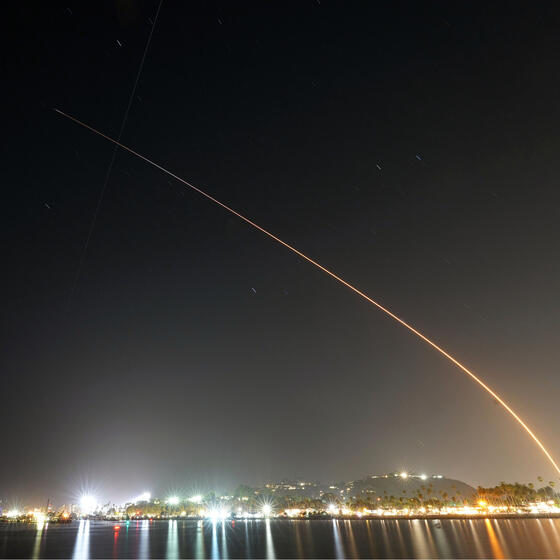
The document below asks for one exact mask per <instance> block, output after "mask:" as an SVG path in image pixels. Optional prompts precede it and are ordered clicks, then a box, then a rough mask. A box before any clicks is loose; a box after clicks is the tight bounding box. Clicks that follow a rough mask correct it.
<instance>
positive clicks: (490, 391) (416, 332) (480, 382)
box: [55, 109, 560, 474]
mask: <svg viewBox="0 0 560 560" xmlns="http://www.w3.org/2000/svg"><path fill="white" fill-rule="evenodd" d="M55 111H56V112H57V113H59V114H60V115H62V116H63V117H66V118H67V119H70V120H72V121H74V122H75V123H77V124H79V125H80V126H83V127H84V128H87V129H88V130H90V131H91V132H93V133H95V134H97V135H98V136H101V137H103V138H105V139H106V140H108V141H109V142H112V143H113V144H115V145H116V146H119V147H120V148H122V149H123V150H125V151H127V152H129V153H131V154H133V155H134V156H136V157H138V158H140V159H142V160H144V161H145V162H146V163H149V164H150V165H152V166H154V167H156V168H157V169H159V170H161V171H163V172H164V173H166V174H167V175H169V176H170V177H173V178H174V179H176V180H177V181H179V182H180V183H183V185H185V186H187V187H189V188H190V189H193V190H194V191H196V192H197V193H199V194H201V195H202V196H204V197H206V198H207V199H209V200H211V201H212V202H214V203H215V204H217V205H219V206H221V207H222V208H224V209H225V210H227V211H228V212H230V213H231V214H234V215H235V216H237V217H238V218H240V219H241V220H243V221H244V222H246V223H248V224H249V225H250V226H252V227H254V228H256V229H258V230H259V231H261V232H262V233H264V234H265V235H267V236H268V237H270V238H271V239H273V240H274V241H276V242H277V243H279V244H280V245H283V246H284V247H286V248H287V249H289V250H290V251H292V252H293V253H295V254H296V255H298V256H299V257H301V258H302V259H304V260H306V261H307V262H308V263H310V264H312V265H313V266H315V267H316V268H318V269H319V270H321V271H322V272H324V273H325V274H328V275H329V276H330V277H331V278H334V279H335V280H336V281H337V282H339V283H340V284H342V285H343V286H345V287H346V288H348V289H349V290H352V291H353V292H354V293H356V294H357V295H359V296H360V297H361V298H363V299H364V300H366V301H367V302H369V303H371V304H372V305H374V306H375V307H377V308H378V309H379V310H381V311H383V313H385V314H386V315H388V316H389V317H391V319H393V320H395V321H396V322H397V323H399V324H400V325H402V326H403V327H405V328H406V329H408V330H409V331H410V332H411V333H413V334H414V335H416V336H417V337H418V338H420V339H421V340H423V341H424V342H425V343H426V344H428V345H429V346H431V347H432V348H433V349H434V350H436V351H437V352H439V353H440V354H441V355H442V356H444V357H445V358H447V359H448V360H449V361H450V362H451V363H453V364H455V365H456V366H457V367H458V368H459V369H460V370H461V371H462V372H463V373H465V374H466V375H468V376H469V377H470V378H471V379H472V381H474V382H475V383H477V384H478V385H480V387H482V388H483V389H484V390H485V391H486V392H487V393H488V394H489V395H491V396H492V397H493V398H494V399H496V401H497V402H498V403H500V405H501V406H502V407H503V408H504V409H505V410H506V411H507V412H509V414H511V416H513V418H514V419H515V420H516V421H517V423H518V424H519V425H520V426H521V427H522V428H523V429H524V430H525V432H527V434H528V435H529V436H530V437H531V438H532V439H533V441H534V442H535V443H536V444H537V446H538V447H539V448H540V450H541V451H542V452H543V453H544V455H545V456H546V458H547V459H548V460H549V462H550V463H551V465H552V466H553V467H554V469H555V470H556V472H557V473H558V474H560V467H559V466H558V465H557V463H556V461H555V460H554V459H553V457H552V455H551V454H550V453H549V452H548V450H547V449H546V447H545V446H544V445H543V443H542V442H541V441H540V439H539V438H538V437H537V436H536V435H535V433H534V432H533V431H532V430H531V428H529V426H528V425H527V424H526V423H525V422H524V421H523V420H522V418H521V417H520V416H519V415H518V414H517V413H516V412H515V411H514V410H513V409H512V408H511V407H510V406H509V405H508V404H507V402H505V401H504V399H502V398H501V397H500V396H499V395H498V394H497V393H496V392H495V391H494V390H493V389H491V388H490V387H489V386H488V385H487V384H486V383H485V382H484V381H483V380H482V379H480V378H479V377H478V376H477V375H475V374H474V373H473V372H472V371H471V370H469V369H468V368H467V367H466V366H464V365H463V364H462V363H460V362H459V361H458V360H456V359H455V358H454V357H453V356H452V355H451V354H449V353H448V352H446V351H445V350H444V349H443V348H441V347H440V346H438V345H437V344H436V343H435V342H434V341H433V340H431V339H430V338H428V337H427V336H425V335H424V334H422V333H421V332H420V331H419V330H417V329H416V328H414V327H413V326H412V325H410V324H409V323H407V322H406V321H404V320H403V319H401V318H400V317H399V316H397V315H395V314H394V313H393V312H391V311H390V310H389V309H387V308H386V307H383V306H382V305H381V304H380V303H378V302H377V301H375V300H374V299H372V298H371V297H369V296H368V295H367V294H365V293H364V292H362V291H360V290H359V289H358V288H356V287H355V286H353V285H352V284H350V283H349V282H347V281H346V280H344V279H343V278H341V277H340V276H338V275H336V274H335V273H334V272H332V271H331V270H329V269H328V268H325V267H324V266H322V265H321V264H319V263H318V262H317V261H314V260H313V259H312V258H311V257H308V256H307V255H305V254H304V253H302V252H301V251H299V250H298V249H296V248H295V247H293V246H292V245H290V244H288V243H286V242H285V241H283V240H282V239H280V238H279V237H277V236H276V235H274V234H273V233H271V232H269V231H267V230H266V229H264V228H263V227H261V226H260V225H258V224H256V223H255V222H253V221H252V220H250V219H249V218H247V217H246V216H244V215H243V214H240V213H239V212H237V211H236V210H234V209H233V208H230V207H229V206H227V205H226V204H224V203H223V202H220V201H219V200H217V199H216V198H214V197H213V196H211V195H209V194H208V193H206V192H205V191H203V190H202V189H200V188H198V187H197V186H195V185H193V184H191V183H189V182H188V181H186V180H185V179H182V178H181V177H179V176H177V175H175V174H174V173H172V172H171V171H169V170H167V169H165V168H164V167H162V166H161V165H159V164H157V163H155V162H154V161H152V160H150V159H148V158H147V157H145V156H143V155H142V154H139V153H138V152H136V151H134V150H133V149H131V148H129V147H127V146H125V145H124V144H121V143H120V142H119V141H117V140H115V139H114V138H111V137H110V136H107V135H106V134H103V133H102V132H100V131H98V130H96V129H95V128H93V127H91V126H89V125H87V124H86V123H84V122H82V121H80V120H78V119H76V118H75V117H72V116H71V115H68V114H66V113H64V112H62V111H60V110H59V109H55Z"/></svg>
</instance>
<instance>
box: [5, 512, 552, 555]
mask: <svg viewBox="0 0 560 560" xmlns="http://www.w3.org/2000/svg"><path fill="white" fill-rule="evenodd" d="M113 526H114V523H109V522H105V521H79V522H75V523H72V524H70V525H53V524H50V525H45V526H44V527H43V528H42V529H41V528H37V527H35V526H31V525H22V524H0V557H1V558H74V559H78V558H84V559H85V558H170V559H173V558H560V519H500V520H488V519H476V520H449V519H448V520H441V521H439V520H377V519H376V520H351V521H350V520H311V521H304V520H284V519H282V520H281V519H272V520H252V521H235V522H232V521H227V522H223V523H222V522H218V523H212V522H210V521H189V520H180V521H152V522H150V521H131V522H130V523H129V524H128V525H127V524H126V523H123V524H122V525H121V529H120V531H115V530H114V527H113Z"/></svg>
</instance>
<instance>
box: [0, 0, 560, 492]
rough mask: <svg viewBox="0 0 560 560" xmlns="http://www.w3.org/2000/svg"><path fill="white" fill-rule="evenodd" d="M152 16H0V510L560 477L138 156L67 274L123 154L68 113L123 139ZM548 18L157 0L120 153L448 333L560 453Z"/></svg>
mask: <svg viewBox="0 0 560 560" xmlns="http://www.w3.org/2000/svg"><path fill="white" fill-rule="evenodd" d="M157 5H158V2H157V1H145V2H135V1H133V0H129V1H120V2H108V3H105V4H102V3H99V2H92V3H89V4H88V3H83V2H72V1H69V2H67V3H62V4H56V3H55V4H52V3H40V4H39V3H38V4H37V5H35V4H32V3H21V4H19V5H18V7H17V8H16V9H15V11H14V12H13V15H10V19H11V21H9V22H8V21H6V22H5V23H6V25H9V27H10V29H11V30H12V31H13V39H12V41H11V46H10V48H9V50H8V51H5V53H4V54H5V63H6V68H7V71H8V72H7V74H5V75H6V76H7V77H8V78H9V81H7V82H6V83H9V84H10V85H9V88H7V89H8V90H9V92H10V94H11V99H10V100H9V102H8V103H6V104H5V105H4V115H3V128H4V135H5V139H6V140H7V141H6V143H5V149H4V151H3V153H4V157H3V166H2V167H3V169H2V171H3V181H2V183H3V200H2V205H3V207H4V210H6V211H7V214H8V217H7V219H6V220H5V221H4V226H5V231H6V233H5V235H4V236H3V238H4V241H5V251H4V257H3V261H4V264H5V267H4V273H3V280H4V286H5V287H4V290H3V294H4V304H3V311H4V316H5V318H6V321H5V324H6V326H7V328H6V332H5V335H4V336H3V344H2V346H3V352H2V354H3V361H2V362H3V365H2V379H3V381H2V391H1V402H0V411H1V414H2V425H3V429H2V449H3V451H2V460H1V461H0V496H2V497H4V498H7V499H10V500H11V499H19V500H28V499H37V500H43V499H45V500H46V498H47V497H51V498H54V499H59V500H66V499H68V498H69V497H72V496H74V495H75V494H76V493H77V492H79V490H80V488H81V487H82V486H84V485H90V486H92V487H94V488H96V489H97V491H98V493H99V494H100V495H101V496H106V497H111V498H113V499H115V500H120V499H125V498H127V497H130V496H134V495H136V494H138V493H140V492H142V491H144V490H151V491H152V492H153V493H165V492H168V491H169V490H170V489H182V488H184V489H186V490H185V491H187V489H189V488H192V487H199V488H205V487H210V486H217V487H219V488H226V487H228V486H229V485H231V484H237V483H239V482H244V483H249V484H257V483H261V482H264V481H266V480H270V479H281V478H296V477H303V478H306V479H317V480H324V481H328V480H340V479H354V478H357V477H361V476H364V475H366V474H369V473H374V472H385V471H390V470H394V469H401V468H406V469H410V470H413V471H418V472H433V473H442V474H446V475H448V476H451V477H454V478H459V479H462V480H465V481H466V482H469V483H475V484H478V483H480V484H485V485H486V484H493V483H497V482H498V481H500V480H512V479H515V480H522V481H529V480H535V479H536V477H537V476H538V475H542V476H544V477H545V478H546V479H547V480H549V479H552V478H553V475H554V472H553V470H552V468H551V467H550V465H549V464H548V463H547V461H546V459H545V458H544V456H543V455H542V454H541V452H540V451H539V450H538V449H537V447H536V446H535V445H534V443H533V442H532V441H531V440H530V439H529V438H528V436H527V435H526V434H525V433H524V432H522V430H521V429H520V428H519V426H518V425H517V424H516V423H515V422H514V421H513V419H512V418H511V417H509V416H508V415H507V413H505V412H504V410H503V409H502V408H501V407H499V406H498V405H497V404H496V403H495V402H493V400H492V399H491V398H489V397H488V395H486V394H485V393H483V392H482V391H481V389H480V388H478V387H477V386H475V385H474V384H473V383H472V382H471V381H470V380H469V379H468V378H467V377H466V376H465V375H464V374H463V373H461V372H460V371H459V370H458V369H457V368H455V367H454V366H452V365H451V364H450V363H449V362H447V361H445V360H444V359H443V358H442V357H441V356H439V355H437V354H436V353H435V352H434V351H433V350H432V349H430V348H429V347H427V346H426V345H425V344H423V343H421V342H420V341H419V340H417V339H415V338H414V337H413V336H412V335H411V334H410V333H408V332H407V331H406V330H404V329H403V328H402V327H400V326H398V325H397V324H395V323H394V322H392V321H391V320H390V319H388V318H387V317H385V316H384V315H383V314H381V313H380V312H379V311H378V310H376V309H375V308H374V307H372V306H370V305H368V304H367V303H366V302H364V301H363V300H361V299H360V298H358V297H357V296H356V295H354V294H352V293H351V292H349V291H348V290H346V289H344V288H343V287H342V286H340V285H338V284H337V283H336V282H334V281H333V280H332V279H330V278H328V277H327V276H325V275H324V274H322V273H321V272H319V271H318V270H316V269H314V268H313V267H311V266H310V265H309V264H307V263H305V262H303V261H301V260H300V259H298V257H296V256H295V255H293V254H292V253H290V252H289V251H287V250H286V249H284V248H282V247H280V246H278V245H276V244H274V242H272V241H271V240H270V239H268V238H266V237H264V236H263V235H262V234H261V233H259V232H258V231H255V230H253V229H251V228H250V227H249V226H247V225H246V224H244V223H243V222H241V221H240V220H238V219H237V218H235V217H234V216H232V215H229V214H227V213H226V212H225V211H224V210H223V209H221V208H219V207H217V206H214V205H212V204H211V203H210V202H208V201H207V200H205V199H204V198H202V197H201V196H200V195H198V194H196V193H194V192H192V191H189V190H185V189H184V188H183V186H182V185H181V184H179V183H177V182H174V181H172V180H170V178H169V177H167V176H165V175H164V174H162V173H161V172H159V171H158V170H156V169H154V168H152V167H150V166H148V165H147V164H146V163H144V162H142V161H140V160H138V159H135V158H134V157H132V156H130V155H128V154H126V153H124V152H119V153H118V155H117V158H116V161H115V165H114V167H113V170H112V173H111V175H110V180H109V182H108V185H107V189H106V193H105V197H104V200H103V203H102V206H101V209H100V212H99V216H98V219H97V222H96V225H95V229H94V232H93V235H92V238H91V242H90V244H89V247H88V250H87V252H86V254H85V260H84V265H83V267H82V268H81V273H80V276H79V279H78V282H77V283H76V284H75V283H74V278H75V276H76V271H77V269H78V264H79V262H80V256H81V254H82V251H83V247H84V243H85V240H86V237H87V233H88V229H89V226H90V224H91V219H92V216H93V213H94V210H95V207H96V204H97V201H98V199H99V195H100V192H101V189H102V186H103V182H104V177H105V174H106V172H107V167H108V165H109V161H110V159H111V153H112V149H113V147H112V145H111V144H110V143H108V142H107V141H104V140H102V139H100V138H99V137H96V136H95V135H93V134H92V133H90V132H88V131H87V130H85V129H83V128H80V127H78V126H77V125H75V124H73V123H72V122H70V121H68V120H66V119H64V118H62V117H61V116H59V115H58V114H56V113H55V112H53V111H52V108H53V107H57V108H60V109H61V110H63V111H66V112H68V113H70V114H72V115H75V116H76V117H78V118H79V119H82V120H84V121H86V122H88V123H90V124H91V125H92V126H95V127H97V128H99V129H101V130H103V131H104V132H106V133H108V134H112V135H115V136H116V135H117V134H118V130H119V127H120V123H121V121H122V118H123V115H124V112H125V109H126V106H127V103H128V100H129V97H130V93H131V90H132V86H133V83H134V80H135V77H136V73H137V71H138V67H139V64H140V60H141V58H142V53H143V50H144V46H145V44H146V40H147V37H148V35H149V32H150V28H151V24H150V21H149V18H153V17H154V15H155V12H156V9H157ZM559 20H560V18H559V12H558V11H557V9H555V8H554V7H553V3H548V4H547V3H538V5H537V6H534V7H532V6H529V5H525V6H524V7H522V8H519V7H516V5H515V3H496V2H483V3H479V4H476V3H471V2H465V3H459V2H452V3H449V2H441V3H419V2H411V3H406V2H404V3H403V2H386V3H383V2H370V3H364V4H358V3H334V2H330V1H328V0H321V2H317V1H315V2H311V1H309V2H298V3H294V4H291V5H289V4H286V3H280V2H276V3H272V2H270V3H262V2H261V3H257V4H244V3H235V6H234V5H233V4H232V3H229V2H222V3H219V2H207V3H200V4H198V3H194V2H193V3H185V2H177V1H172V0H164V2H163V6H162V8H161V13H160V16H159V20H158V22H157V26H156V28H155V31H154V34H153V39H152V43H151V46H150V49H149V52H148V54H147V57H146V60H145V65H144V69H143V72H142V74H141V76H140V80H139V83H138V89H137V92H136V97H135V99H134V100H133V104H132V108H131V111H130V115H129V118H128V121H127V124H126V127H125V131H124V134H123V142H124V143H126V144H128V145H130V146H131V147H133V148H135V149H137V150H138V151H140V152H141V153H143V154H146V155H147V156H148V157H150V158H152V159H154V160H155V161H157V162H159V163H161V164H163V165H165V166H166V167H168V168H169V169H171V170H172V171H174V172H175V173H177V174H178V175H180V176H182V177H185V178H187V179H189V180H191V181H192V182H194V183H195V184H197V185H199V186H201V187H203V188H205V189H207V190H208V191H209V192H210V193H212V194H213V195H215V196H216V197H217V198H219V199H220V200H222V201H224V202H225V203H227V204H229V205H231V206H232V207H233V208H236V209H238V210H240V211H242V212H243V213H245V214H246V215H248V216H250V217H252V218H253V219H254V220H255V221H257V222H258V223H260V224H262V225H263V226H265V227H267V228H268V229H270V230H271V231H273V232H275V233H277V234H278V235H279V236H280V237H282V238H283V239H285V240H286V241H288V242H290V243H293V244H294V245H296V246H297V247H298V248H299V249H301V250H302V251H304V252H306V253H307V254H309V255H310V256H311V257H313V258H316V259H317V260H318V261H320V262H321V263H323V264H324V265H325V266H328V267H331V268H332V269H333V270H335V271H336V272H337V273H338V274H340V275H341V276H343V277H344V278H346V279H347V280H349V281H350V282H353V283H355V284H356V285H357V286H358V287H359V288H360V289H362V290H364V291H365V292H367V293H368V294H370V295H371V296H372V297H374V298H376V299H377V300H378V301H380V302H381V303H382V304H384V305H386V306H388V307H389V308H390V309H392V310H393V311H394V312H396V313H398V314H400V315H401V316H402V317H403V318H404V319H405V320H407V321H410V322H411V323H413V324H414V325H415V326H417V327H419V328H420V329H422V330H423V331H424V332H425V333H426V334H427V335H428V336H433V337H434V338H435V340H436V341H438V342H439V343H440V344H442V345H443V346H444V347H445V348H447V349H449V350H450V351H451V352H452V353H453V354H454V355H455V356H456V357H457V358H458V359H460V360H462V361H464V362H465V364H466V365H467V366H469V367H472V368H473V370H474V371H475V372H477V373H478V374H480V375H481V376H482V377H483V378H484V379H485V380H487V381H488V382H489V383H490V384H491V386H492V387H494V388H496V390H498V392H500V393H501V394H502V396H503V397H504V398H505V399H506V400H508V401H509V402H511V404H512V405H513V406H514V408H516V409H517V410H518V411H519V413H520V414H521V415H522V416H523V417H524V418H525V419H526V420H527V421H528V423H529V424H530V426H532V427H533V428H534V429H535V431H536V432H537V434H539V435H541V436H542V438H543V440H544V442H545V444H547V445H548V446H549V448H550V451H551V452H552V453H553V455H555V456H557V457H558V456H560V442H559V441H558V430H557V426H558V408H557V407H558V397H559V395H560V378H559V372H558V363H559V362H560V344H559V338H558V333H559V326H560V325H559V319H560V313H559V305H558V303H559V295H558V287H559V285H560V267H559V260H558V255H559V254H560V235H559V223H560V210H559V203H560V195H559V186H558V185H559V182H558V179H559V177H560V158H559V157H558V150H559V148H560V138H559V136H558V134H559V132H558V131H559V130H560V126H559V125H560V105H559V103H558V100H559V99H560V91H559V90H560V80H559V68H560V44H559V42H560V37H559V35H558V28H559V25H560V21H559ZM119 42H120V45H119ZM5 87H6V86H5ZM378 166H379V167H378ZM379 168H380V169H379Z"/></svg>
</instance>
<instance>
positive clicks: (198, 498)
mask: <svg viewBox="0 0 560 560" xmlns="http://www.w3.org/2000/svg"><path fill="white" fill-rule="evenodd" d="M189 502H192V503H193V504H200V503H201V502H202V496H200V495H198V494H197V495H196V496H193V497H192V498H189Z"/></svg>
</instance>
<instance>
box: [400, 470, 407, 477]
mask: <svg viewBox="0 0 560 560" xmlns="http://www.w3.org/2000/svg"><path fill="white" fill-rule="evenodd" d="M400 477H401V478H408V473H407V472H404V471H403V472H402V473H401V474H400Z"/></svg>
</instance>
